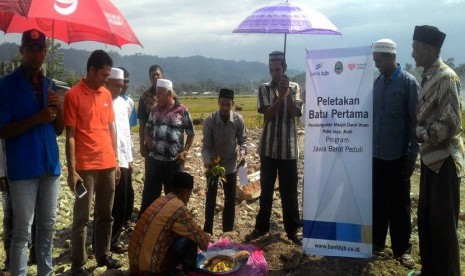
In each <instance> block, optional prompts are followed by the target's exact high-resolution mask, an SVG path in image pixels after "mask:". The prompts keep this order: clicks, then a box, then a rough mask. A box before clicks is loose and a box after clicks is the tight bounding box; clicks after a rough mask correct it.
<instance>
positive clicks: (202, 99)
mask: <svg viewBox="0 0 465 276" xmlns="http://www.w3.org/2000/svg"><path fill="white" fill-rule="evenodd" d="M179 101H180V102H181V103H182V104H183V105H185V106H187V108H188V109H189V112H190V113H191V116H192V119H193V120H194V119H201V118H202V119H205V118H206V117H207V116H208V115H210V114H211V113H213V112H215V111H217V110H218V98H217V97H213V96H191V97H179ZM134 103H135V104H136V109H137V106H138V105H139V101H134ZM234 105H236V106H240V107H242V110H241V111H236V112H237V113H239V114H241V115H242V117H244V122H245V126H246V128H248V129H252V128H258V127H260V126H261V125H262V124H263V115H262V114H260V113H258V112H257V96H237V97H235V99H234ZM233 110H234V111H235V108H233ZM195 129H196V130H201V129H202V125H198V126H195ZM138 130H139V126H135V127H133V128H131V131H132V132H138Z"/></svg>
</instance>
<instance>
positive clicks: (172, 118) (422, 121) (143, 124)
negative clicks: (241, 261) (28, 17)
mask: <svg viewBox="0 0 465 276" xmlns="http://www.w3.org/2000/svg"><path fill="white" fill-rule="evenodd" d="M445 36H446V35H445V34H444V33H442V32H441V31H439V30H438V29H437V28H436V27H432V26H427V25H424V26H417V27H416V28H415V31H414V35H413V53H412V57H413V58H414V59H415V62H416V65H417V67H423V68H424V73H423V80H422V83H421V86H420V87H419V86H418V84H417V82H416V80H415V78H414V77H413V76H412V75H410V74H409V73H407V72H406V71H404V70H402V69H401V67H400V65H399V64H397V63H396V51H397V50H396V45H395V43H394V42H393V41H391V40H388V39H383V40H379V41H377V42H375V43H374V44H373V59H374V61H375V64H376V66H377V67H378V68H379V70H380V73H381V75H380V76H379V77H378V78H377V79H376V81H375V83H374V125H373V129H374V132H373V201H374V204H373V244H374V251H375V252H376V253H382V252H383V250H384V248H385V239H386V235H387V229H388V227H390V234H391V243H392V249H393V253H394V255H395V257H397V258H399V260H400V261H401V262H402V263H403V264H404V265H406V266H411V265H412V257H411V256H410V251H411V245H410V241H409V240H410V234H411V222H410V197H409V193H410V176H411V174H412V173H413V170H414V168H415V161H416V159H417V155H418V151H420V155H421V161H422V162H421V180H420V199H419V209H418V225H419V236H420V255H421V259H422V272H421V275H459V274H460V261H459V247H458V241H457V234H456V228H457V221H458V215H459V199H460V196H459V184H460V177H461V176H462V173H463V168H464V166H463V162H464V146H463V142H462V139H461V136H460V135H461V108H460V107H461V103H460V95H459V91H460V82H459V79H458V77H457V75H456V74H455V73H454V72H453V71H452V70H451V69H450V68H449V67H448V66H447V65H446V64H445V63H444V62H442V60H441V58H440V57H439V54H440V49H441V47H442V44H443V42H444V39H445ZM20 52H21V54H22V56H23V61H22V65H21V66H20V67H19V68H18V69H17V70H15V71H14V72H13V73H12V74H10V75H8V76H6V77H5V78H3V79H2V80H1V81H0V99H1V101H0V138H2V139H5V156H6V161H7V166H6V167H7V170H8V181H9V182H10V183H9V184H10V185H9V196H10V197H11V203H12V209H13V216H14V220H13V233H12V242H11V248H10V254H9V256H10V259H11V260H10V264H11V267H10V269H11V273H12V274H14V275H24V274H26V272H27V244H28V242H29V239H30V236H31V225H32V220H33V217H34V213H35V215H36V222H37V226H36V227H37V228H36V237H37V240H36V252H37V254H36V255H37V265H38V273H39V274H40V275H50V274H51V273H52V271H53V267H52V257H51V250H52V241H53V233H54V224H55V219H56V207H57V197H58V190H59V177H60V173H61V172H60V163H59V151H58V145H57V141H56V136H57V135H60V134H61V132H62V131H63V129H64V128H65V127H66V159H67V166H68V185H69V187H70V188H71V190H73V191H76V186H77V185H78V184H79V183H81V182H82V183H84V186H85V188H86V189H87V191H88V193H87V194H86V195H84V196H82V197H76V200H75V205H74V218H73V229H72V272H73V274H74V275H88V272H87V271H86V270H85V269H84V265H85V263H86V261H87V254H86V247H85V244H86V234H87V231H86V228H87V223H88V220H89V215H90V208H91V205H92V195H94V194H95V232H94V235H95V244H94V246H95V247H94V249H95V255H96V258H97V264H98V266H107V267H108V268H117V267H119V266H120V264H119V262H118V261H117V260H115V259H112V258H111V257H110V256H109V250H110V246H113V245H115V244H116V243H117V240H118V235H119V234H118V233H119V232H120V230H121V227H122V224H123V223H124V222H125V221H126V220H127V219H128V217H127V213H128V212H126V210H124V211H122V212H121V211H119V213H120V214H118V212H116V213H115V210H114V208H113V201H114V200H115V201H116V200H117V199H118V198H122V199H121V200H123V201H127V198H128V196H127V195H128V193H129V194H131V189H132V187H131V188H129V187H128V186H130V185H128V184H127V183H126V184H125V181H128V180H129V179H130V174H131V173H130V172H131V170H132V164H131V163H132V151H131V150H132V149H131V147H132V142H131V140H130V129H129V118H130V117H129V116H128V113H127V111H129V112H131V111H132V107H131V106H130V105H129V108H128V104H126V103H125V102H124V100H123V98H120V97H119V94H120V93H121V90H122V89H123V88H124V86H125V84H126V85H127V82H126V79H127V77H128V76H127V72H126V75H125V72H124V70H122V69H117V68H112V66H113V61H112V60H111V58H110V56H109V55H108V54H107V53H105V52H104V51H101V50H99V51H94V52H93V53H92V55H91V56H90V57H89V60H88V64H87V75H86V77H84V78H82V79H81V80H80V82H79V83H78V84H77V85H75V86H74V87H73V88H71V90H70V91H69V92H68V93H67V94H66V96H65V99H64V104H63V108H62V107H61V105H60V103H59V99H58V96H57V95H56V93H54V92H53V91H54V86H53V83H52V82H51V81H50V80H49V79H48V78H46V77H45V76H43V75H42V73H41V71H40V67H41V65H42V63H43V60H44V57H45V54H46V50H45V36H44V35H43V34H42V33H41V32H39V31H37V30H29V31H27V32H24V33H23V37H22V42H21V47H20ZM286 68H287V65H286V62H285V57H284V53H282V52H272V53H271V54H270V56H269V69H270V75H271V78H272V80H271V81H270V82H268V83H265V84H263V85H261V86H260V88H259V95H258V112H260V113H262V114H263V115H264V128H263V132H262V135H261V139H260V144H259V150H258V153H259V154H260V169H261V170H260V178H261V196H260V211H259V213H258V215H257V218H256V224H255V229H254V230H253V231H252V232H251V233H250V234H248V235H246V237H245V240H246V241H250V240H253V239H257V238H259V237H261V236H263V235H265V234H266V233H267V232H268V231H269V228H270V216H271V207H272V200H273V192H274V184H275V181H276V177H277V176H278V177H279V190H280V194H281V202H282V208H283V218H284V228H285V231H286V233H287V236H288V238H289V239H290V240H291V241H292V242H294V243H296V244H300V243H301V240H300V239H301V237H300V236H299V234H298V228H299V227H300V226H301V221H300V216H299V210H298V200H297V182H298V181H297V180H298V178H297V158H298V147H297V130H296V117H300V116H301V115H302V102H301V99H300V90H299V87H298V85H297V84H296V83H292V82H289V80H288V78H287V76H286V75H285V71H286ZM149 74H150V77H151V81H152V87H151V88H150V89H149V90H148V91H147V92H146V93H144V95H143V96H142V97H141V101H140V103H139V109H138V112H137V117H138V119H139V122H140V133H139V134H140V139H141V148H140V151H141V154H142V156H143V157H144V158H145V169H146V178H145V183H144V192H143V199H142V206H141V215H142V214H143V213H144V211H145V210H151V209H152V211H153V209H154V208H155V207H152V206H151V205H152V204H153V206H160V208H162V207H163V206H165V205H166V204H168V203H170V204H173V205H172V206H177V207H176V208H181V209H177V210H183V211H185V207H183V206H185V204H187V202H188V200H189V196H190V193H191V192H192V185H193V182H192V181H193V180H192V177H191V176H189V175H188V174H186V173H179V171H182V170H183V169H182V166H183V164H184V161H185V159H186V155H187V152H188V151H189V149H190V147H191V145H192V141H193V135H194V131H193V126H192V120H191V118H190V115H189V113H188V111H187V109H186V108H185V107H184V106H183V105H181V104H180V103H179V101H178V99H177V97H176V94H175V92H174V90H173V86H172V83H171V81H169V80H165V79H163V71H162V69H161V68H160V67H159V66H154V67H153V68H152V67H151V68H150V70H149ZM152 75H153V76H152ZM107 79H108V82H107ZM105 83H106V84H105ZM105 85H106V88H105ZM233 105H234V92H233V91H231V90H229V89H222V90H221V91H220V95H219V99H218V106H219V110H218V111H217V112H215V113H213V114H212V115H210V116H209V117H208V118H207V119H206V120H205V123H204V129H203V132H204V140H203V148H202V157H203V160H204V163H205V166H206V167H208V166H211V164H212V162H213V160H214V159H215V158H216V157H218V156H219V157H220V158H221V161H220V164H221V165H223V166H224V167H225V168H226V183H225V184H224V189H225V196H226V204H225V205H226V206H225V212H224V216H223V231H224V232H227V231H231V230H233V225H234V213H235V211H234V210H235V203H234V197H235V183H236V165H237V164H236V162H237V149H236V148H237V146H239V153H240V154H239V160H240V161H242V160H243V159H244V158H245V155H246V141H247V137H246V132H245V126H244V121H243V118H242V117H241V116H240V115H239V114H237V113H235V112H233V111H231V109H232V106H233ZM113 108H115V110H113ZM117 133H118V135H120V136H119V137H117ZM184 133H186V134H187V139H186V141H185V142H184ZM419 143H421V144H420V145H419ZM0 173H1V171H0ZM3 176H4V175H0V177H3ZM120 179H124V180H123V181H122V180H120ZM1 181H2V183H3V182H5V181H6V180H5V179H4V178H1ZM173 181H175V182H176V183H173ZM284 183H286V184H284ZM117 184H120V185H121V186H119V185H117ZM2 185H3V184H2ZM162 186H163V187H164V191H165V195H166V196H165V197H163V198H160V195H161V189H162ZM115 187H121V188H116V195H115ZM123 187H124V188H123ZM232 187H234V188H232ZM216 188H217V187H216ZM216 188H215V187H213V188H211V189H209V190H208V192H207V204H206V205H207V206H206V213H205V225H204V229H203V230H204V231H198V236H196V237H189V238H191V240H192V239H193V240H196V241H197V242H198V244H199V245H201V247H202V248H204V247H205V242H206V239H208V236H205V233H204V232H207V233H210V234H211V233H212V232H213V214H214V212H213V210H214V206H215V202H216V193H217V189H216ZM118 189H120V191H118ZM171 191H173V193H171ZM186 191H187V192H186ZM118 193H121V196H118ZM132 193H133V192H132ZM129 198H131V196H129ZM132 198H133V195H132ZM175 198H178V199H180V201H173V199H175ZM132 200H133V199H132ZM124 204H126V203H124ZM18 206H21V207H18ZM125 206H126V205H125ZM149 206H150V208H151V209H150V208H149ZM166 206H171V205H169V204H168V205H166ZM170 208H172V207H168V210H170ZM156 210H158V212H159V210H161V209H156ZM112 212H113V216H112ZM183 214H184V215H183V216H184V220H183V221H185V222H186V223H187V221H191V219H192V218H191V217H189V216H188V215H187V214H186V213H183ZM158 215H160V214H159V213H156V214H155V215H154V216H153V217H157V216H158ZM113 217H115V222H114V224H112V223H113ZM153 217H152V218H153ZM116 218H118V219H116ZM143 220H144V223H147V221H148V220H149V216H148V215H145V218H144V219H143ZM150 222H151V221H150ZM112 225H113V231H112ZM175 225H176V224H173V225H172V226H173V227H175ZM187 225H188V224H186V227H187ZM189 227H191V226H189ZM139 228H140V227H139ZM188 229H193V228H192V227H191V228H188ZM180 231H181V232H182V228H181V230H180ZM112 232H113V233H114V234H113V237H112ZM136 232H137V226H136ZM202 233H203V234H202ZM136 242H138V241H137V240H136V238H134V243H136ZM179 242H180V244H184V242H185V241H179ZM131 243H133V242H131ZM139 245H140V244H139ZM168 249H169V247H166V250H168ZM167 252H168V251H165V252H159V253H160V258H164V257H165V256H164V254H166V253H167ZM193 252H195V250H194V251H193ZM139 253H141V252H140V251H137V254H139ZM130 255H131V252H130ZM132 255H134V254H132ZM152 257H153V256H152ZM130 258H131V256H130ZM137 258H139V255H137ZM137 258H134V259H133V261H132V262H130V263H132V264H133V267H134V268H135V269H136V270H137V269H139V267H138V266H139V264H138V260H139V259H140V258H139V259H137ZM152 261H155V262H156V261H157V260H156V258H155V259H153V258H152ZM158 263H159V264H160V261H158ZM413 264H414V263H413ZM150 267H153V266H151V265H150V262H149V264H148V269H150Z"/></svg>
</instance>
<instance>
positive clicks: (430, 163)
mask: <svg viewBox="0 0 465 276" xmlns="http://www.w3.org/2000/svg"><path fill="white" fill-rule="evenodd" d="M423 77H424V81H422V85H421V92H420V99H419V101H418V107H417V118H418V126H417V129H416V134H417V137H418V139H419V141H420V142H422V144H421V147H420V155H421V160H422V161H423V163H425V165H426V166H427V167H428V168H430V169H431V170H432V171H435V172H439V170H440V169H441V166H442V164H443V163H444V161H445V160H446V159H447V157H449V156H452V159H453V160H454V162H455V165H456V168H457V175H458V176H463V173H464V168H465V166H464V162H465V156H464V153H465V148H464V145H463V141H462V137H461V133H462V115H461V110H462V109H461V100H460V80H459V78H458V76H457V74H455V72H454V71H453V70H452V69H451V68H450V67H449V66H447V64H445V63H444V62H443V61H442V59H441V58H439V59H438V60H436V61H435V62H434V63H433V64H432V65H431V66H430V68H428V70H427V71H426V72H425V73H424V75H423Z"/></svg>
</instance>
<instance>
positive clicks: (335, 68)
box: [334, 61, 344, 75]
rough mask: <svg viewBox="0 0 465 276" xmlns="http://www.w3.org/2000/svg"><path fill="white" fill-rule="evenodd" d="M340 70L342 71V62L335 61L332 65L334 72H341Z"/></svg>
mask: <svg viewBox="0 0 465 276" xmlns="http://www.w3.org/2000/svg"><path fill="white" fill-rule="evenodd" d="M342 71H344V64H342V62H340V61H338V62H336V64H335V65H334V73H336V74H338V75H339V74H341V73H342Z"/></svg>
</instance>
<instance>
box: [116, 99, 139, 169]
mask: <svg viewBox="0 0 465 276" xmlns="http://www.w3.org/2000/svg"><path fill="white" fill-rule="evenodd" d="M113 111H114V112H115V129H116V144H117V150H118V159H119V161H118V162H119V167H120V168H129V163H130V162H132V161H133V160H134V159H133V156H132V139H131V129H130V127H129V118H128V102H126V101H125V100H124V99H123V98H122V97H117V98H116V99H113Z"/></svg>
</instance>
